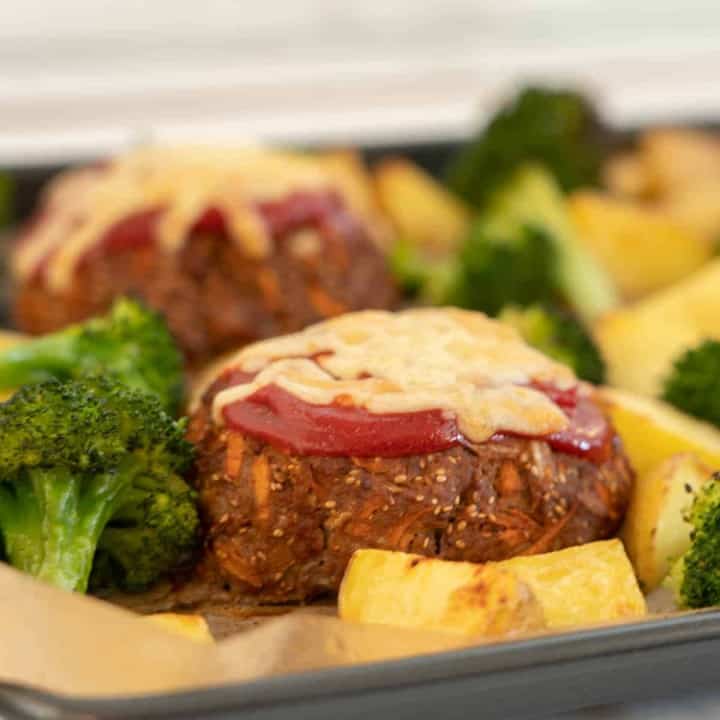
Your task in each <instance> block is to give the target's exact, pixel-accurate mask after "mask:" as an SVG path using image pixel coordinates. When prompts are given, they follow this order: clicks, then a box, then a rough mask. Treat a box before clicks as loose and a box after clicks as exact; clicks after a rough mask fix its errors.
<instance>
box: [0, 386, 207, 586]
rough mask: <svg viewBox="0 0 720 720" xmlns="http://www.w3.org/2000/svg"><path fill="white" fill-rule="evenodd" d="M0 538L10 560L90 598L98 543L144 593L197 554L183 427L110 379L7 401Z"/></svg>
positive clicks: (37, 389) (37, 390)
mask: <svg viewBox="0 0 720 720" xmlns="http://www.w3.org/2000/svg"><path fill="white" fill-rule="evenodd" d="M0 437H2V443H0V534H1V535H2V538H3V544H4V547H5V552H6V555H7V558H8V560H9V562H10V563H11V564H12V565H14V566H15V567H17V568H18V569H20V570H23V571H25V572H27V573H30V574H32V575H35V576H36V577H38V578H40V579H42V580H45V581H47V582H50V583H53V584H55V585H57V586H59V587H62V588H66V589H69V590H75V591H79V592H84V591H85V590H86V588H87V585H88V578H89V576H90V572H91V568H92V565H93V560H94V558H95V555H96V550H97V549H98V547H100V548H101V550H102V552H103V553H105V554H106V555H107V556H108V557H110V558H111V559H112V560H113V562H114V570H116V571H117V573H116V578H117V581H118V584H119V585H121V586H124V587H127V588H129V589H137V588H139V587H141V586H145V585H147V584H149V583H150V582H151V581H152V580H154V579H155V578H157V577H159V576H160V575H163V574H165V573H167V572H169V571H171V570H173V569H174V568H175V567H176V566H177V565H178V564H180V563H182V562H184V561H185V559H186V558H187V557H188V555H189V554H191V553H192V551H193V549H194V546H195V539H196V533H197V527H198V517H197V512H196V509H195V505H194V497H193V493H192V491H191V490H190V488H189V487H188V486H187V485H186V484H185V482H184V480H182V477H181V474H182V473H183V472H184V471H186V470H187V469H188V467H189V464H190V462H191V460H192V447H191V445H190V444H189V443H187V442H186V441H185V439H184V423H183V422H176V421H174V420H173V419H172V418H171V417H170V416H169V415H167V414H166V413H165V411H164V410H163V408H162V406H161V405H160V403H159V401H158V400H157V399H156V398H154V397H153V396H151V395H148V394H146V393H143V392H138V391H136V390H131V389H129V388H127V387H126V386H125V385H123V384H121V383H118V382H116V381H114V380H111V379H108V378H92V379H87V380H81V381H74V380H70V381H58V380H49V381H46V382H44V383H39V384H36V385H27V386H25V387H23V388H21V389H20V390H19V391H18V392H17V393H16V394H15V395H14V396H13V397H12V398H11V399H10V400H9V401H8V402H6V403H4V404H2V405H0Z"/></svg>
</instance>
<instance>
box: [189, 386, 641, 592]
mask: <svg viewBox="0 0 720 720" xmlns="http://www.w3.org/2000/svg"><path fill="white" fill-rule="evenodd" d="M222 387H223V382H222V381H219V382H216V383H215V385H213V386H212V387H211V388H210V389H209V390H208V391H207V392H206V394H205V396H204V399H203V401H202V403H201V405H200V407H199V408H198V409H197V411H196V412H195V414H194V416H193V418H192V421H191V425H190V431H189V437H190V439H191V440H192V441H193V442H195V443H197V445H198V465H197V488H198V490H199V496H200V507H201V511H202V515H203V519H204V523H205V527H206V554H205V557H204V560H203V561H202V563H201V565H200V567H199V568H198V574H199V577H200V579H201V580H202V583H203V584H205V585H207V586H209V587H214V588H217V589H218V591H219V592H220V595H219V596H220V597H222V595H223V593H224V595H225V597H226V599H238V598H241V599H243V600H250V601H253V600H254V601H257V602H287V601H295V600H307V599H311V598H313V597H316V596H318V595H321V594H323V593H326V592H332V591H335V590H337V589H338V587H339V583H340V581H341V579H342V576H343V572H344V570H345V568H346V565H347V563H348V561H349V559H350V557H351V555H352V554H353V552H354V551H355V550H357V549H359V548H367V547H372V548H383V549H391V550H402V551H407V552H414V553H419V554H423V555H427V556H432V557H441V558H446V559H449V560H467V561H474V562H483V561H488V560H502V559H504V558H508V557H512V556H514V555H520V554H533V553H540V552H547V551H551V550H558V549H561V548H564V547H567V546H571V545H577V544H581V543H586V542H589V541H592V540H598V539H601V538H606V537H608V536H610V535H612V534H613V533H614V532H615V531H616V530H617V528H618V526H619V523H620V522H621V519H622V517H623V514H624V512H625V509H626V506H627V502H628V498H629V493H630V489H631V483H632V471H631V469H630V467H629V464H628V461H627V459H626V457H625V455H624V454H623V452H622V449H621V446H620V443H619V440H618V439H617V438H616V437H615V438H614V440H613V441H612V450H611V453H610V455H609V457H608V458H607V459H605V460H604V461H603V462H601V463H595V462H590V461H589V460H587V459H583V458H581V457H578V456H576V455H570V454H566V453H563V452H558V451H557V450H554V449H552V448H551V447H550V445H549V444H548V443H547V442H545V441H543V440H539V439H536V440H531V439H520V438H504V439H499V440H493V441H490V442H485V443H482V444H478V445H473V446H465V445H456V446H455V447H451V448H449V449H446V450H443V451H440V452H435V453H430V454H415V455H407V456H402V457H372V458H359V457H328V456H311V455H300V454H294V453H291V452H287V451H284V450H282V449H279V448H278V447H276V446H273V445H270V444H268V443H266V442H263V441H261V440H258V439H255V438H252V437H249V436H247V435H245V434H243V433H240V432H237V431H236V430H234V429H230V428H227V427H222V426H218V425H216V424H215V423H214V422H213V421H212V419H211V416H210V407H211V401H212V398H213V397H214V396H215V395H216V394H217V393H218V392H219V391H220V390H221V389H222ZM215 594H216V597H217V596H218V594H217V593H215Z"/></svg>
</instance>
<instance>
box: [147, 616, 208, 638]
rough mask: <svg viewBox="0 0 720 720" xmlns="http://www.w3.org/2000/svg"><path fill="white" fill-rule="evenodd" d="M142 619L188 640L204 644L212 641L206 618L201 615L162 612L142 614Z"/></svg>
mask: <svg viewBox="0 0 720 720" xmlns="http://www.w3.org/2000/svg"><path fill="white" fill-rule="evenodd" d="M142 620H143V622H148V623H152V624H153V625H156V626H157V627H161V628H163V630H167V631H168V632H170V633H172V634H173V635H180V636H182V637H184V638H187V639H188V640H194V641H195V642H199V643H203V644H205V645H207V644H211V643H213V642H214V640H213V636H212V633H211V632H210V628H209V626H208V623H207V620H206V619H205V618H204V617H203V616H202V615H184V614H181V613H170V612H162V613H154V614H152V615H144V616H143V617H142Z"/></svg>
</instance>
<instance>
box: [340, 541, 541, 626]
mask: <svg viewBox="0 0 720 720" xmlns="http://www.w3.org/2000/svg"><path fill="white" fill-rule="evenodd" d="M338 610H339V613H340V617H341V618H342V619H343V620H351V621H355V622H365V623H379V624H383V625H395V626H402V627H417V628H425V629H427V630H443V631H446V632H452V633H459V634H462V635H473V636H481V637H498V636H502V635H507V634H509V633H519V632H527V631H532V630H539V629H541V628H543V627H544V625H545V623H544V620H543V614H542V610H541V609H540V605H539V604H538V601H537V600H536V599H535V597H534V596H533V594H532V593H531V592H530V590H529V588H528V587H527V585H525V584H524V583H522V582H520V581H519V580H518V578H517V577H516V576H515V575H513V574H512V573H511V572H508V571H507V570H503V569H500V568H498V567H496V566H490V565H475V564H473V563H464V562H447V561H445V560H435V559H431V558H425V557H421V556H419V555H408V554H406V553H401V552H389V551H383V550H359V551H358V552H356V553H355V555H354V556H353V558H352V560H351V561H350V564H349V566H348V568H347V571H346V573H345V577H344V579H343V582H342V586H341V588H340V595H339V598H338Z"/></svg>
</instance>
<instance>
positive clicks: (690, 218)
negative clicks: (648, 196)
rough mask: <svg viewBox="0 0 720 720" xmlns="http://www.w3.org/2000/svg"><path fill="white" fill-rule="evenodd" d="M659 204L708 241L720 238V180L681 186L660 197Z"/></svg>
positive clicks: (674, 217) (664, 210)
mask: <svg viewBox="0 0 720 720" xmlns="http://www.w3.org/2000/svg"><path fill="white" fill-rule="evenodd" d="M656 207H657V208H658V210H660V211H662V212H663V213H665V214H666V215H668V216H669V217H671V218H673V219H674V220H675V221H676V222H677V223H678V224H679V225H682V227H685V228H687V229H688V230H692V231H693V232H695V233H697V234H699V235H701V236H702V237H704V238H705V240H706V242H707V243H709V244H713V245H716V244H717V243H718V242H719V241H720V179H717V180H710V181H708V182H704V183H700V184H698V185H693V186H691V187H688V188H681V189H680V190H677V191H676V192H673V193H672V194H671V195H668V196H666V197H664V198H662V199H661V200H659V201H658V202H657V203H656Z"/></svg>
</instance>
